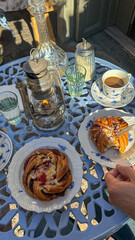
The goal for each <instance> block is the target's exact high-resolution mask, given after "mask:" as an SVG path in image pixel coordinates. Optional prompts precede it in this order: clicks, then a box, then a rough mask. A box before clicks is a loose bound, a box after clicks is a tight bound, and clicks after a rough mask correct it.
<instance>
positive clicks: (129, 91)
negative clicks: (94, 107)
mask: <svg viewBox="0 0 135 240" xmlns="http://www.w3.org/2000/svg"><path fill="white" fill-rule="evenodd" d="M91 94H92V97H93V98H94V99H95V100H96V102H98V103H99V104H100V105H102V106H104V107H113V108H120V107H124V106H126V105H127V104H129V103H130V102H131V101H132V100H133V98H134V96H135V90H134V87H133V85H132V84H131V83H129V84H128V85H127V87H126V89H125V90H124V91H123V93H122V94H121V96H120V97H118V98H115V99H111V98H108V97H106V96H105V95H104V94H103V85H102V80H101V78H98V79H97V80H96V81H95V82H94V83H93V84H92V87H91Z"/></svg>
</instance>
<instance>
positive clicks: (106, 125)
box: [89, 116, 128, 153]
mask: <svg viewBox="0 0 135 240" xmlns="http://www.w3.org/2000/svg"><path fill="white" fill-rule="evenodd" d="M127 126H128V123H127V122H126V121H125V120H124V119H123V118H121V117H113V116H109V117H99V118H98V119H96V120H95V121H94V122H93V124H92V125H91V127H90V130H89V134H90V137H91V139H92V141H93V142H94V144H95V145H96V147H97V149H98V150H99V152H101V153H105V152H106V150H107V149H109V148H114V149H118V150H119V151H120V153H124V152H125V150H126V147H127V145H128V132H126V133H124V134H122V135H120V136H119V137H117V133H118V132H119V131H120V130H122V129H124V128H126V127H127Z"/></svg>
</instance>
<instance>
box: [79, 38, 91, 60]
mask: <svg viewBox="0 0 135 240" xmlns="http://www.w3.org/2000/svg"><path fill="white" fill-rule="evenodd" d="M82 39H83V42H80V43H78V44H77V46H76V53H78V54H80V55H82V56H88V55H90V54H92V52H93V51H94V49H93V47H92V45H91V44H90V43H89V42H87V41H86V40H85V39H84V38H82Z"/></svg>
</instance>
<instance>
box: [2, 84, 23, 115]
mask: <svg viewBox="0 0 135 240" xmlns="http://www.w3.org/2000/svg"><path fill="white" fill-rule="evenodd" d="M5 91H10V92H14V93H15V94H16V95H17V97H18V102H19V107H20V110H21V111H23V103H22V99H21V96H20V93H19V91H18V89H17V88H16V87H15V84H12V85H3V86H0V92H5Z"/></svg>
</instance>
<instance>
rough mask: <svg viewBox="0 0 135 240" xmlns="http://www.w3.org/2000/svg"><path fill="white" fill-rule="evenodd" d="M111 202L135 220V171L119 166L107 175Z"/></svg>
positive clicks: (106, 179)
mask: <svg viewBox="0 0 135 240" xmlns="http://www.w3.org/2000/svg"><path fill="white" fill-rule="evenodd" d="M105 181H106V185H107V189H108V193H109V202H110V203H111V204H112V205H114V206H115V207H117V208H118V209H120V210H121V211H123V212H124V213H126V214H127V215H128V216H129V217H131V218H133V219H134V220H135V170H134V169H133V168H131V167H127V166H123V165H117V166H116V169H112V170H111V171H109V172H107V173H106V175H105Z"/></svg>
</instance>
